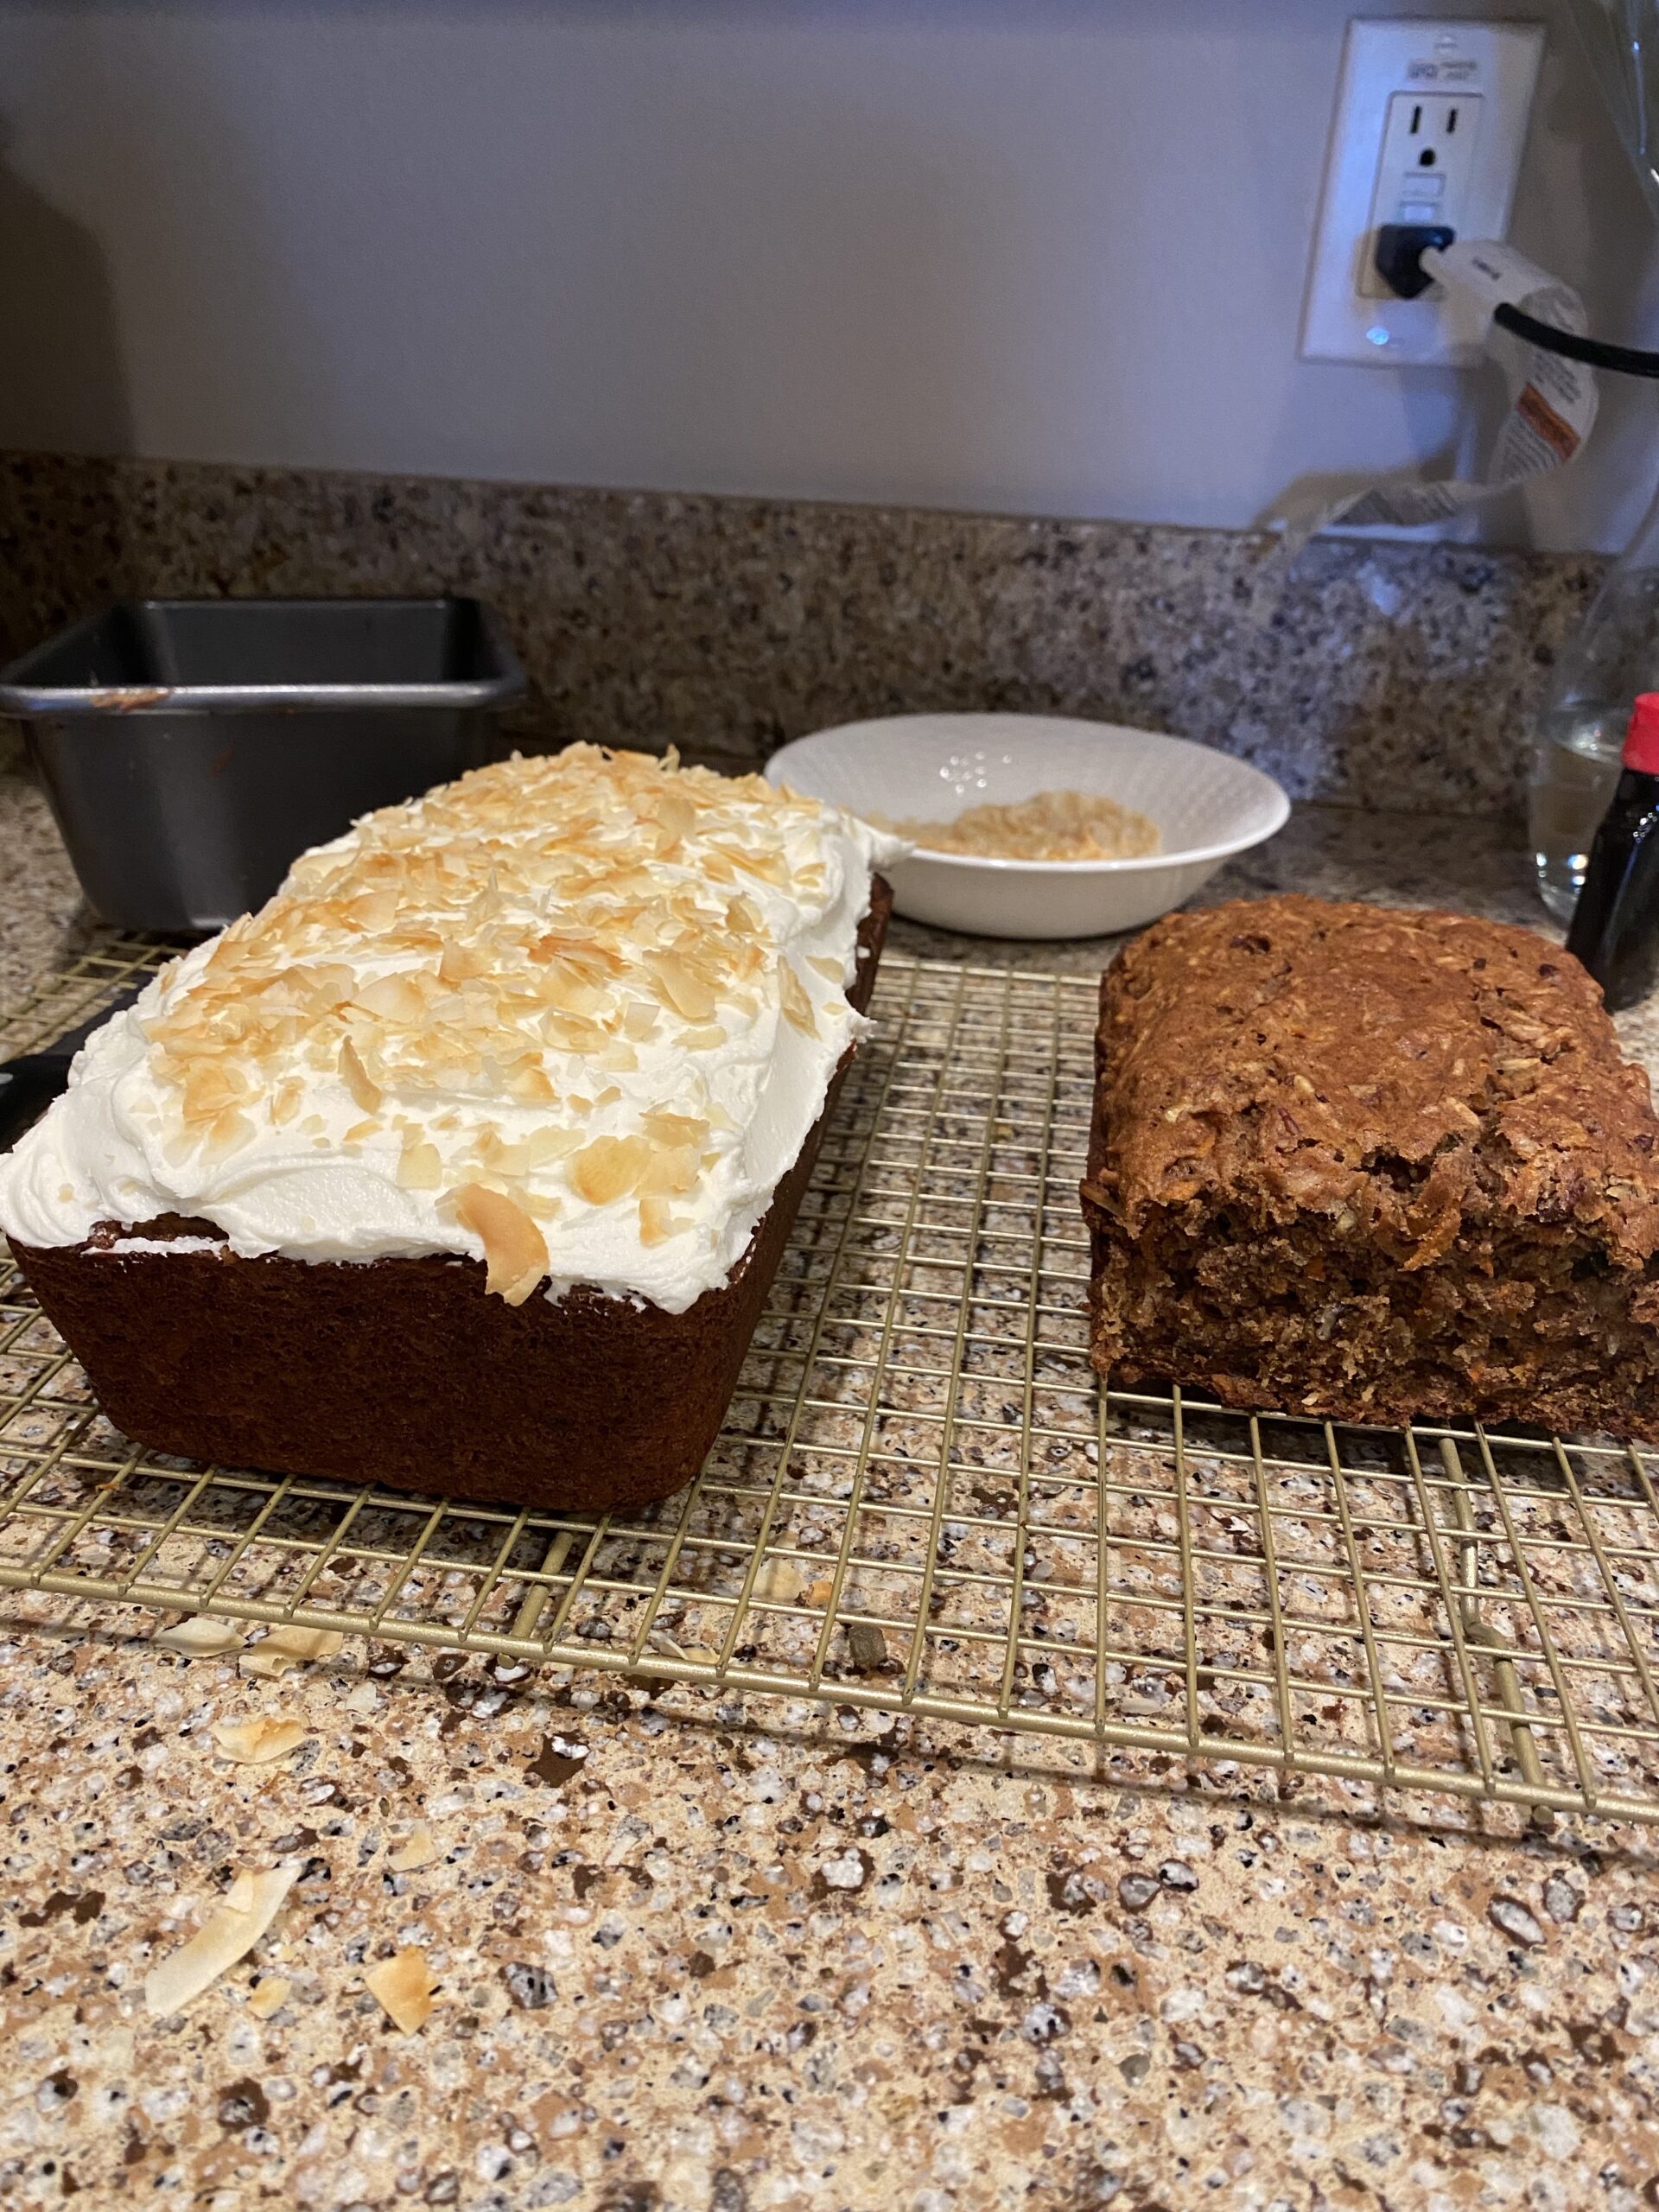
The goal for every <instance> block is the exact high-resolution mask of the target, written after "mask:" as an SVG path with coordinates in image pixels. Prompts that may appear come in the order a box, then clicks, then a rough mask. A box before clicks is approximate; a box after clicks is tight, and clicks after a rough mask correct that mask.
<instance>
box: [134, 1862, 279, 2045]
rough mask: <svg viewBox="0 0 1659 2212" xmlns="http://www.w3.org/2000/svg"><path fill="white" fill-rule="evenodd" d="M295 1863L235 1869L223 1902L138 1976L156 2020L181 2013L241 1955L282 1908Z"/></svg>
mask: <svg viewBox="0 0 1659 2212" xmlns="http://www.w3.org/2000/svg"><path fill="white" fill-rule="evenodd" d="M299 1872H300V1862H299V1861H298V1860H297V1859H296V1860H295V1861H294V1862H293V1864H292V1865H291V1866H277V1867H273V1868H272V1869H271V1870H270V1872H269V1873H261V1874H238V1876H237V1878H236V1879H235V1881H234V1882H232V1885H231V1886H230V1888H229V1889H228V1890H227V1891H226V1893H225V1901H224V1903H223V1904H220V1905H219V1906H217V1907H216V1908H215V1909H214V1910H213V1911H212V1912H210V1913H209V1914H208V1916H207V1919H206V1920H205V1921H203V1923H202V1924H201V1926H200V1928H199V1929H197V1930H196V1932H195V1934H194V1936H192V1937H191V1938H190V1941H189V1942H188V1943H187V1944H185V1945H184V1947H183V1948H182V1949H181V1950H177V1951H175V1952H174V1953H173V1954H172V1955H171V1956H170V1957H168V1958H165V1959H163V1960H162V1961H161V1963H160V1964H159V1965H158V1966H155V1967H151V1968H150V1970H149V1973H148V1974H146V1975H145V1977H144V2005H145V2008H146V2010H147V2011H148V2012H150V2013H151V2014H152V2016H153V2017H154V2018H157V2019H165V2018H168V2015H169V2014H170V2013H173V2012H181V2011H182V2010H183V2008H184V2006H185V2005H188V2004H189V2003H190V2001H191V1999H193V1998H196V1997H200V1994H201V1993H202V1991H203V1990H204V1989H208V1988H211V1987H212V1986H213V1983H214V1982H216V1981H217V1980H219V1976H220V1974H223V1973H224V1972H225V1971H226V1968H227V1967H233V1966H234V1965H235V1964H236V1962H237V1961H238V1959H245V1958H246V1956H247V1955H248V1953H249V1952H250V1951H251V1949H252V1948H253V1947H254V1945H255V1944H256V1943H257V1942H258V1941H259V1938H260V1937H261V1936H263V1935H264V1933H265V1931H266V1929H268V1928H269V1927H270V1923H271V1922H272V1921H273V1920H275V1919H276V1917H277V1914H278V1913H279V1912H280V1911H281V1910H282V1907H283V1899H284V1898H285V1897H287V1895H288V1893H289V1890H290V1889H292V1887H293V1886H294V1882H295V1878H296V1876H297V1875H298V1873H299Z"/></svg>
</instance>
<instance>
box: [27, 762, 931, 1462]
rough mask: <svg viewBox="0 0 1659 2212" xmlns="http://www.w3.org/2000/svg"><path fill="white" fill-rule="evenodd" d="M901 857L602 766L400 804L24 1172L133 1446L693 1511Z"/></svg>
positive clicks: (92, 1087) (315, 856) (46, 1141)
mask: <svg viewBox="0 0 1659 2212" xmlns="http://www.w3.org/2000/svg"><path fill="white" fill-rule="evenodd" d="M898 849H899V848H898V847H897V846H896V845H895V844H894V843H893V841H891V840H889V839H886V838H884V837H883V836H880V834H879V833H877V832H875V831H873V830H871V829H867V828H865V827H864V826H863V825H862V824H861V823H856V822H855V821H853V820H852V819H851V818H850V817H847V816H845V815H842V814H841V813H839V812H837V811H836V810H834V809H832V808H829V807H826V806H823V804H819V803H818V802H817V801H813V800H807V799H803V798H797V797H795V796H794V795H792V794H789V793H785V792H781V791H776V790H774V789H773V788H772V786H770V785H767V784H766V783H765V782H764V781H763V780H762V779H760V778H758V777H751V778H746V779H741V780H730V779H725V778H721V777H719V776H715V775H713V774H711V773H709V772H707V771H702V770H696V769H681V768H678V767H677V766H676V765H675V764H674V763H673V762H672V761H671V760H670V761H661V760H657V759H655V758H652V757H650V756H646V755H642V754H632V753H616V754H613V753H603V752H601V751H599V750H597V749H596V748H594V747H572V748H571V749H570V750H569V751H568V752H566V753H562V754H559V755H556V756H555V757H553V758H551V759H538V760H512V761H509V762H506V763H504V764H502V765H500V766H495V767H491V768H485V769H480V770H479V771H477V772H474V774H472V775H470V776H467V777H463V778H462V779H461V780H460V781H459V782H458V783H455V784H452V785H445V786H442V787H441V788H440V789H439V790H437V791H433V792H430V793H429V795H428V796H427V797H426V798H423V799H421V800H417V801H415V802H413V803H411V804H409V805H406V806H399V807H394V808H389V809H386V810H384V811H382V812H380V813H378V814H374V815H371V816H369V817H365V820H363V821H362V822H360V823H358V824H357V825H356V826H355V827H354V828H353V829H352V830H351V831H350V832H349V833H348V834H347V835H346V836H344V837H342V838H340V839H339V840H337V841H336V842H334V843H333V844H330V845H327V846H322V847H320V848H318V849H315V851H313V852H310V853H308V854H306V855H303V856H302V858H301V859H300V860H299V861H297V862H296V864H295V866H294V868H293V869H292V870H291V872H290V874H289V878H288V880H287V881H286V882H285V883H284V885H283V888H282V890H281V891H280V892H279V893H277V896H276V897H275V898H274V899H271V900H270V902H269V904H268V905H267V906H264V908H262V909H261V910H260V911H259V912H257V913H256V914H253V915H251V916H247V917H245V918H243V919H242V920H240V921H238V922H237V923H235V924H233V925H232V926H231V927H230V928H229V929H227V930H226V931H223V932H222V933H221V934H220V935H219V937H217V938H213V939H211V940H209V941H208V942H207V944H202V945H200V946H198V947H196V948H195V949H194V950H193V951H191V952H189V953H188V954H187V955H186V956H185V957H183V958H182V959H181V960H179V961H177V962H175V963H174V964H173V965H172V966H171V967H170V968H169V969H167V970H166V971H164V973H163V974H162V976H159V977H158V978H157V979H156V982H155V983H153V984H152V985H151V986H150V987H149V989H148V990H147V991H146V992H145V993H144V995H143V998H141V999H140V1000H139V1001H138V1002H137V1005H136V1006H134V1007H132V1008H130V1010H129V1011H127V1012H126V1013H124V1014H119V1015H118V1016H117V1017H116V1018H115V1019H114V1020H111V1022H109V1023H108V1024H106V1026H105V1027H104V1028H103V1029H102V1030H100V1031H99V1033H97V1034H96V1035H95V1036H94V1037H93V1038H92V1039H91V1041H90V1042H89V1043H88V1045H87V1046H86V1047H85V1049H84V1050H83V1052H81V1054H80V1056H79V1058H78V1060H77V1062H76V1065H75V1068H74V1071H73V1078H72V1082H71V1086H70V1089H69V1090H68V1091H67V1094H66V1095H65V1096H64V1097H63V1098H61V1099H60V1100H59V1101H58V1102H57V1103H56V1104H55V1105H54V1107H53V1108H52V1109H51V1110H50V1111H49V1112H48V1115H47V1116H45V1117H44V1118H43V1120H42V1121H41V1122H40V1123H39V1124H37V1125H36V1127H35V1128H34V1129H33V1130H31V1131H30V1132H29V1135H27V1136H26V1137H25V1138H24V1139H23V1140H22V1142H21V1143H20V1144H19V1145H18V1146H17V1147H16V1149H15V1151H14V1152H13V1153H12V1154H10V1155H9V1156H7V1157H6V1158H4V1159H3V1160H0V1227H3V1229H4V1230H5V1231H6V1233H7V1235H8V1236H9V1237H10V1240H11V1242H12V1244H13V1247H14V1249H16V1252H17V1255H18V1257H19V1260H20V1262H21V1263H22V1267H23V1268H24V1271H25V1273H26V1274H27V1275H28V1276H29V1281H30V1282H31V1284H32V1285H33V1286H34V1287H35V1289H36V1291H37V1293H38V1294H39V1295H40V1298H41V1303H42V1305H43V1306H45V1308H46V1310H47V1312H48V1314H49V1315H50V1316H51V1318H52V1319H54V1322H56V1323H57V1325H59V1327H60V1330H61V1331H62V1332H63V1334H64V1335H65V1337H66V1338H67V1340H68V1342H69V1343H70V1344H71V1346H72V1347H73V1349H74V1351H76V1353H77V1355H78V1357H79V1358H80V1359H81V1361H82V1363H83V1364H84V1365H85V1366H86V1369H87V1370H88V1373H89V1375H90V1376H91V1378H92V1383H93V1385H94V1388H95V1389H97V1390H98V1392H99V1397H100V1399H101V1401H102V1402H103V1404H104V1406H105V1411H106V1412H107V1413H108V1414H110V1417H111V1420H113V1421H116V1422H117V1423H118V1425H119V1426H120V1427H123V1428H124V1430H125V1431H126V1433H129V1434H130V1435H131V1436H133V1437H134V1438H135V1439H137V1440H140V1441H143V1442H147V1443H150V1444H154V1445H156V1446H160V1447H161V1448H163V1449H166V1450H168V1451H173V1452H182V1453H185V1454H187V1455H188V1456H190V1457H193V1458H207V1457H213V1458H216V1459H230V1460H235V1459H240V1460H242V1461H244V1462H245V1463H246V1464H251V1465H266V1466H271V1467H277V1468H279V1469H282V1468H288V1467H302V1468H304V1469H306V1470H307V1471H317V1472H334V1473H342V1474H350V1475H353V1476H359V1477H362V1478H378V1479H382V1480H385V1481H390V1482H395V1483H403V1484H410V1486H413V1487H417V1488H418V1487H426V1488H448V1489H458V1490H461V1491H469V1492H471V1493H472V1494H478V1495H488V1496H501V1497H506V1496H512V1497H532V1498H534V1499H535V1500H537V1501H538V1502H558V1503H568V1504H588V1505H591V1504H595V1503H598V1504H604V1503H617V1502H621V1501H623V1500H625V1499H634V1498H638V1497H646V1496H653V1495H658V1494H661V1493H663V1492H664V1491H667V1490H671V1489H673V1488H675V1487H677V1484H679V1483H680V1482H683V1480H685V1479H686V1478H688V1477H689V1475H690V1473H692V1472H693V1471H695V1468H696V1465H698V1464H700V1462H701V1459H702V1456H703V1453H704V1452H706V1450H707V1448H708V1445H709V1442H710V1441H711V1440H712V1438H713V1435H714V1433H715V1429H716V1428H717V1427H718V1424H719V1421H720V1419H721V1414H723V1411H724V1408H725V1404H726V1402H727V1400H728V1397H729V1395H730V1390H731V1387H732V1383H733V1382H734V1380H735V1376H736V1370H737V1366H738V1364H739V1363H741V1357H742V1351H743V1349H744V1347H745V1346H746V1344H747V1338H748V1335H749V1333H750V1332H751V1330H752V1328H753V1320H754V1319H755V1316H756V1314H758V1312H759V1308H760V1303H761V1302H762V1301H763V1300H764V1298H765V1294H766V1287H767V1286H768V1285H769V1283H770V1280H771V1275H772V1271H773V1270H774V1269H775V1267H776V1263H777V1258H778V1256H779V1254H780V1253H781V1249H782V1246H783V1243H784V1241H785V1237H786V1236H787V1232H788V1228H789V1225H790V1221H791V1219H792V1217H793V1213H794V1209H795V1205H796V1204H797V1203H798V1198H799V1192H800V1188H801V1187H802V1186H804V1181H805V1178H806V1173H807V1172H810V1162H811V1155H812V1154H813V1152H814V1151H815V1149H816V1141H817V1130H818V1127H819V1124H820V1122H821V1120H822V1117H823V1113H824V1111H825V1108H826V1105H827V1103H828V1101H829V1096H830V1092H831V1090H832V1086H833V1084H834V1082H835V1079H836V1075H837V1072H838V1071H839V1070H840V1069H841V1068H842V1065H844V1063H845V1061H846V1059H847V1058H848V1056H849V1053H850V1052H851V1051H852V1050H853V1048H854V1046H855V1044H856V1041H857V1039H858V1036H859V1034H860V1033H861V1029H862V1028H863V1027H864V1023H863V1019H862V1014H861V1007H862V1006H863V1004H864V1002H865V1001H866V1000H867V998H868V989H869V986H870V983H871V982H872V980H873V975H874V962H875V957H876V954H877V952H878V950H879V944H880V936H881V932H882V930H883V928H884V926H885V921H886V917H887V904H888V902H887V893H886V887H885V885H882V884H881V883H880V880H879V878H875V879H873V869H874V867H875V866H876V865H878V864H879V863H880V861H883V860H884V859H886V858H887V857H888V856H889V855H891V854H892V853H893V852H894V851H896V850H898ZM774 1245H775V1247H776V1249H775V1250H774V1249H772V1247H773V1246H774ZM457 1262H459V1263H460V1264H457ZM463 1357H464V1361H465V1363H463ZM716 1400H717V1401H718V1406H717V1408H715V1401H716ZM635 1401H639V1403H637V1404H636V1403H635ZM711 1409H713V1418H712V1424H711V1422H710V1420H709V1414H710V1412H711ZM594 1422H597V1423H598V1427H594ZM705 1432H706V1433H705Z"/></svg>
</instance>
